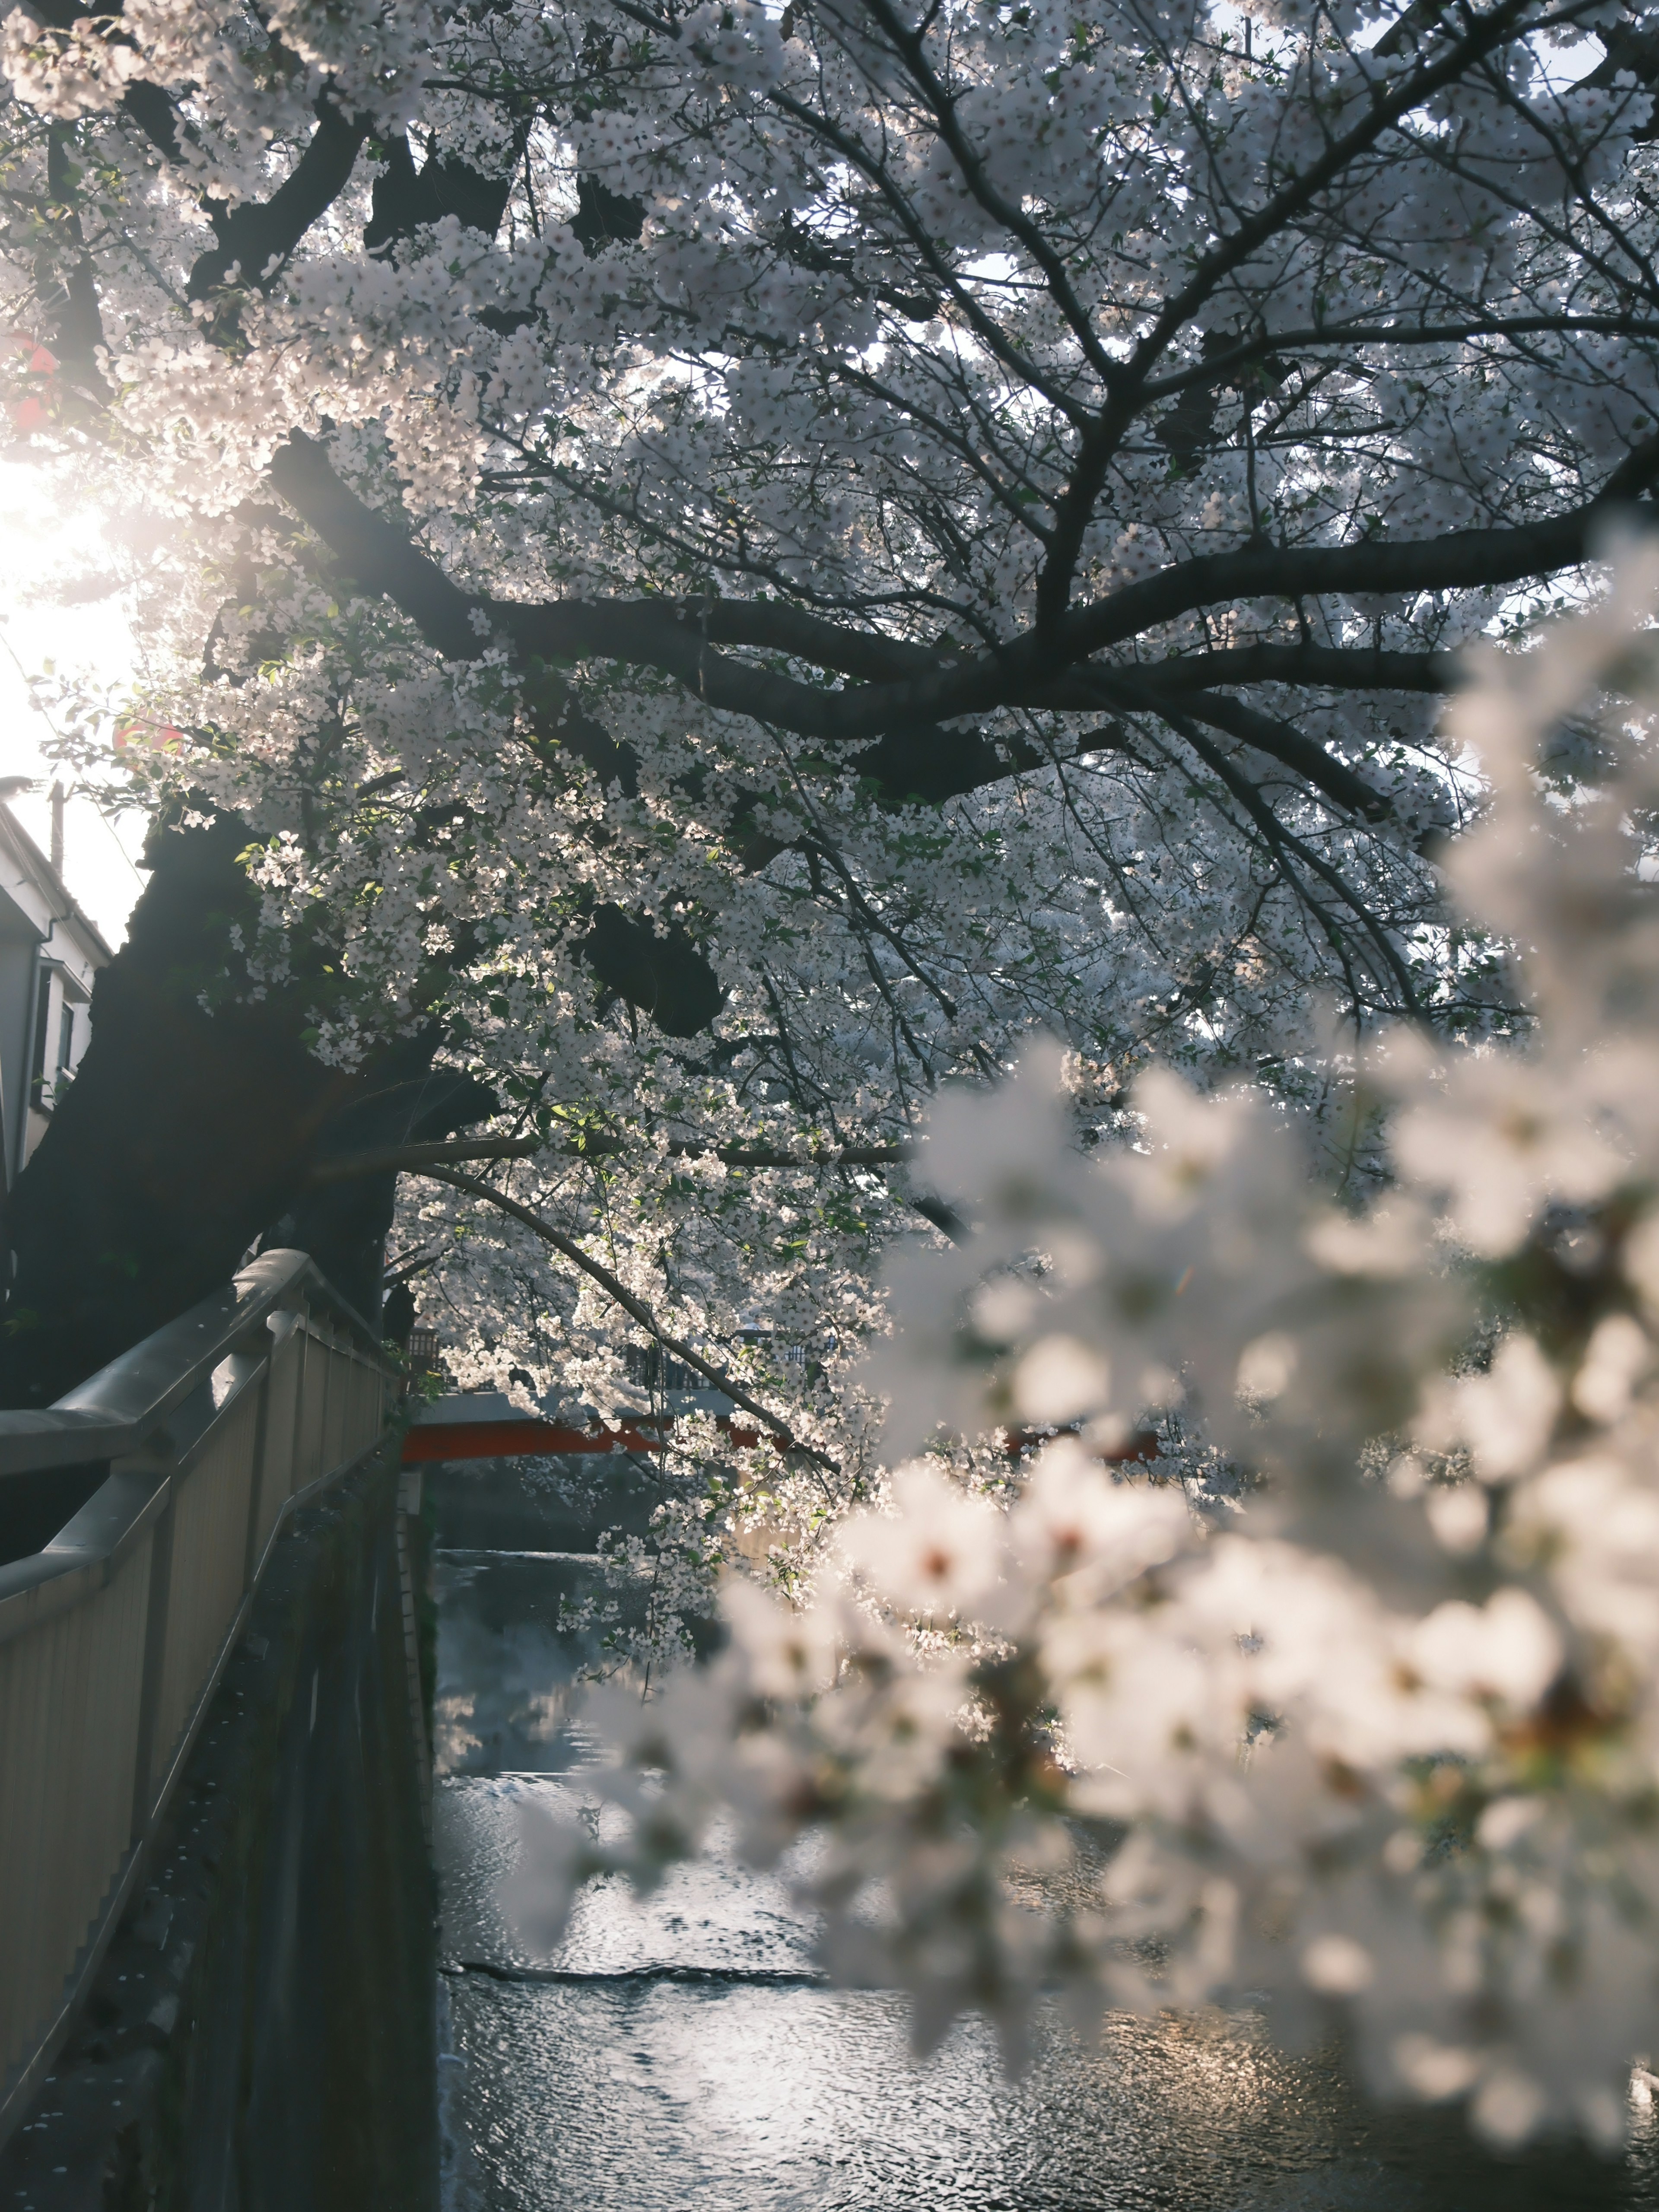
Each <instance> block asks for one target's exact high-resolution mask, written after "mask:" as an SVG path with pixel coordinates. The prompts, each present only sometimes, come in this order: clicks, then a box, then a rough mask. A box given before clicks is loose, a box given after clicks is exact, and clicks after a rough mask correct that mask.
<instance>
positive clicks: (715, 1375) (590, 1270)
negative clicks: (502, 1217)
mask: <svg viewBox="0 0 1659 2212" xmlns="http://www.w3.org/2000/svg"><path fill="white" fill-rule="evenodd" d="M421 1172H422V1174H423V1175H425V1176H426V1177H427V1178H428V1181H430V1182H445V1183H448V1184H449V1185H450V1187H451V1188H453V1189H455V1190H459V1191H463V1192H465V1194H466V1195H467V1196H468V1197H469V1198H477V1199H482V1200H484V1202H485V1203H486V1204H487V1205H489V1206H497V1207H499V1208H500V1210H501V1212H503V1213H508V1214H511V1215H512V1217H513V1219H514V1220H515V1221H520V1222H522V1223H523V1224H524V1226H525V1227H526V1229H528V1230H530V1231H532V1232H533V1233H534V1234H535V1235H536V1236H538V1237H540V1238H541V1240H542V1242H543V1243H544V1244H550V1245H551V1246H552V1248H553V1249H554V1250H555V1251H556V1252H560V1253H562V1254H563V1255H564V1257H565V1258H566V1259H567V1260H568V1261H570V1262H571V1264H572V1266H573V1267H580V1270H581V1272H582V1273H583V1274H585V1275H586V1276H588V1277H590V1278H591V1279H592V1281H594V1282H596V1283H597V1284H598V1285H599V1288H600V1289H601V1290H602V1291H604V1292H605V1295H606V1297H610V1298H612V1299H614V1300H615V1302H616V1303H617V1304H618V1305H619V1306H620V1307H621V1308H622V1310H623V1312H624V1313H625V1314H628V1315H629V1316H631V1317H632V1318H633V1319H634V1320H635V1321H636V1322H639V1324H640V1326H641V1328H645V1329H648V1330H649V1331H650V1333H651V1334H652V1335H653V1337H654V1338H655V1339H656V1340H657V1342H658V1343H659V1345H661V1346H662V1348H663V1350H664V1351H665V1352H670V1353H671V1354H672V1356H673V1357H674V1358H676V1359H678V1360H683V1361H684V1364H685V1365H686V1366H688V1367H690V1368H692V1369H694V1370H696V1373H697V1374H699V1375H701V1376H703V1378H704V1379H705V1381H707V1382H709V1383H713V1384H714V1388H715V1389H717V1390H721V1391H724V1392H725V1394H726V1396H727V1397H728V1398H729V1399H730V1400H731V1401H732V1404H733V1405H734V1406H741V1407H743V1410H744V1413H752V1414H753V1415H754V1416H755V1418H756V1419H757V1421H762V1422H764V1424H765V1425H766V1428H767V1430H768V1431H769V1433H770V1434H771V1435H772V1436H774V1437H776V1439H777V1441H778V1442H779V1443H780V1444H781V1445H782V1447H783V1449H784V1450H785V1451H786V1453H787V1454H789V1455H791V1456H793V1457H796V1458H799V1459H804V1460H806V1461H808V1462H810V1463H811V1465H812V1466H813V1467H814V1468H827V1469H828V1470H829V1473H830V1474H840V1472H841V1469H840V1468H839V1466H838V1465H837V1463H836V1462H835V1461H834V1460H832V1459H830V1458H829V1457H828V1456H827V1455H825V1454H824V1453H823V1452H821V1451H818V1450H817V1449H814V1447H813V1446H812V1445H811V1444H804V1443H801V1441H800V1439H799V1437H797V1436H796V1434H795V1433H794V1431H793V1429H791V1428H790V1427H789V1426H788V1425H787V1423H786V1422H783V1421H781V1420H780V1419H778V1417H777V1415H776V1414H775V1413H771V1412H770V1411H769V1409H768V1408H767V1407H764V1406H763V1405H762V1403H761V1401H760V1400H759V1399H758V1398H755V1397H751V1396H750V1394H749V1392H748V1391H747V1390H745V1389H744V1387H743V1385H742V1383H738V1382H737V1381H735V1380H734V1379H733V1377H732V1376H730V1375H727V1374H726V1372H725V1371H724V1370H722V1369H720V1368H719V1367H716V1366H714V1364H713V1363H712V1362H711V1361H709V1360H707V1359H705V1358H703V1356H702V1353H701V1352H696V1351H694V1350H693V1348H692V1347H691V1346H690V1345H689V1344H687V1343H685V1342H684V1340H682V1339H681V1338H679V1337H678V1336H671V1335H670V1334H668V1332H667V1330H666V1329H665V1328H663V1327H662V1326H661V1324H660V1323H659V1321H658V1319H657V1317H656V1316H655V1315H654V1314H653V1312H652V1310H651V1309H650V1307H649V1306H648V1305H647V1304H646V1303H645V1301H644V1299H643V1298H640V1297H635V1294H634V1292H633V1291H630V1290H629V1287H628V1285H626V1283H623V1282H621V1281H619V1280H618V1279H617V1277H616V1276H615V1275H613V1274H612V1273H611V1270H610V1268H609V1267H603V1266H601V1264H600V1263H599V1261H597V1260H594V1259H590V1258H589V1256H588V1255H587V1254H586V1252H584V1251H583V1249H582V1248H581V1246H580V1244H578V1243H576V1241H575V1239H574V1237H567V1236H566V1235H565V1233H564V1231H562V1229H556V1228H555V1227H554V1226H553V1224H552V1223H551V1222H550V1221H545V1220H544V1219H543V1218H542V1216H541V1215H540V1214H539V1213H534V1212H532V1211H531V1209H530V1208H529V1206H520V1203H519V1201H518V1200H517V1199H516V1198H509V1197H508V1196H507V1193H506V1192H505V1191H501V1190H495V1189H493V1188H491V1186H490V1185H489V1183H487V1182H479V1181H478V1180H477V1177H476V1176H468V1175H459V1174H457V1173H456V1172H455V1171H454V1170H453V1169H450V1168H441V1167H428V1168H424V1169H422V1170H421ZM820 1479H822V1478H820Z"/></svg>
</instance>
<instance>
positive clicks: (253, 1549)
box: [238, 1321, 276, 1590]
mask: <svg viewBox="0 0 1659 2212" xmlns="http://www.w3.org/2000/svg"><path fill="white" fill-rule="evenodd" d="M238 1348H239V1349H240V1346H239V1347H238ZM248 1350H249V1351H250V1352H255V1351H257V1353H258V1357H259V1358H262V1359H263V1360H264V1368H263V1370H262V1371H261V1373H260V1376H259V1402H258V1405H257V1406H256V1407H255V1408H254V1413H253V1463H252V1468H251V1469H250V1470H249V1474H248V1485H247V1538H246V1543H245V1545H244V1547H243V1552H242V1588H243V1589H244V1590H251V1589H252V1588H253V1577H254V1576H255V1574H256V1573H257V1572H258V1565H259V1522H260V1516H261V1510H262V1508H263V1505H264V1487H265V1438H266V1435H267V1433H268V1431H269V1430H270V1376H271V1368H272V1366H273V1364H274V1362H275V1356H276V1343H275V1340H274V1339H273V1338H272V1336H271V1333H270V1322H268V1321H262V1322H260V1324H259V1328H258V1338H257V1340H252V1339H251V1340H250V1342H249V1345H248Z"/></svg>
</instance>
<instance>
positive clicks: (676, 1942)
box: [429, 1462, 1659, 2212]
mask: <svg viewBox="0 0 1659 2212" xmlns="http://www.w3.org/2000/svg"><path fill="white" fill-rule="evenodd" d="M429 1479H430V1480H432V1483H433V1488H434V1497H435V1510H436V1534H437V1542H438V1547H439V1549H438V1554H437V1594H438V1679H437V1695H436V1705H435V1722H436V1725H435V1738H436V1741H435V1765H436V1776H437V1779H436V1784H435V1841H436V1849H437V1855H438V1863H439V1875H440V1884H441V1918H442V1935H441V1958H442V1961H443V1973H442V1990H441V1996H442V1999H443V2003H442V2016H443V2019H444V2023H445V2027H444V2037H445V2043H446V2048H445V2050H444V2051H443V2054H442V2057H441V2061H440V2077H441V2078H440V2088H441V2099H442V2107H443V2114H444V2124H445V2153H444V2155H445V2175H444V2190H445V2212H1151V2208H1154V2207H1156V2208H1169V2212H1600V2208H1603V2207H1605V2208H1607V2212H1613V2208H1620V2212H1659V2130H1656V2128H1655V2126H1654V2124H1653V2120H1652V2118H1651V2113H1652V2111H1653V2109H1654V2108H1652V2107H1649V2108H1647V2109H1646V2110H1645V2111H1644V2112H1638V2113H1637V2115H1636V2116H1635V2117H1636V2126H1635V2129H1634V2131H1633V2135H1632V2147H1631V2149H1630V2151H1629V2153H1628V2154H1627V2155H1626V2158H1624V2159H1623V2160H1620V2161H1617V2162H1613V2163H1611V2164H1609V2163H1604V2162H1602V2161H1600V2160H1594V2159H1591V2158H1589V2156H1587V2155H1585V2154H1566V2153H1562V2152H1554V2153H1552V2152H1547V2151H1546V2152H1534V2153H1532V2154H1528V2155H1527V2156H1526V2157H1524V2158H1523V2159H1521V2160H1495V2159H1492V2158H1489V2157H1487V2156H1486V2155H1484V2154H1482V2153H1480V2151H1478V2150H1477V2149H1476V2148H1474V2146H1473V2145H1472V2144H1471V2143H1470V2142H1469V2141H1468V2136H1467V2134H1466V2132H1465V2130H1464V2129H1463V2127H1462V2122H1461V2120H1460V2119H1459V2118H1457V2116H1456V2115H1455V2114H1446V2113H1430V2114H1425V2113H1422V2112H1410V2113H1399V2112H1395V2113H1389V2112H1383V2113H1379V2112H1375V2111H1373V2110H1371V2109H1370V2108H1368V2107H1367V2106H1366V2105H1365V2104H1364V2102H1363V2101H1362V2100H1360V2099H1358V2097H1357V2096H1356V2095H1355V2093H1353V2092H1352V2089H1351V2088H1350V2087H1349V2086H1348V2084H1347V2082H1346V2079H1345V2077H1344V2075H1343V2073H1342V2070H1341V2068H1340V2064H1339V2063H1337V2061H1336V2060H1335V2058H1334V2057H1325V2058H1316V2059H1306V2058H1301V2059H1291V2058H1288V2057H1285V2056H1283V2055H1282V2054H1280V2053H1279V2052H1277V2051H1274V2049H1273V2047H1272V2045H1270V2044H1269V2043H1268V2042H1267V2040H1266V2039H1265V2038H1264V2037H1263V2035H1262V2033H1261V2028H1260V2025H1259V2023H1258V2022H1256V2021H1254V2020H1252V2019H1251V2018H1249V2017H1248V2016H1241V2017H1239V2018H1237V2019H1230V2020H1219V2021H1182V2020H1176V2019H1173V2018H1171V2019H1167V2020H1158V2021H1144V2020H1137V2019H1131V2018H1128V2017H1122V2018H1114V2019H1112V2020H1110V2021H1108V2023H1107V2027H1106V2031H1105V2033H1104V2035H1103V2037H1102V2038H1101V2039H1099V2040H1098V2041H1095V2040H1092V2039H1091V2040H1089V2041H1086V2042H1085V2041H1083V2040H1080V2039H1079V2038H1078V2037H1077V2036H1075V2035H1074V2034H1073V2033H1072V2032H1071V2031H1070V2029H1069V2028H1068V2027H1067V2026H1066V2023H1065V2022H1064V2021H1062V2020H1061V2019H1060V2016H1059V2015H1058V2013H1057V2012H1049V2013H1046V2014H1045V2015H1043V2016H1042V2019H1041V2021H1039V2025H1038V2033H1037V2038H1036V2056H1035V2059H1034V2063H1033V2064H1032V2065H1031V2067H1030V2070H1029V2072H1028V2073H1027V2074H1026V2075H1024V2078H1023V2079H1022V2080H1020V2081H1014V2082H1011V2081H1007V2080H1006V2079H1005V2078H1004V2077H1003V2075H1002V2073H1001V2071H1000V2066H999V2063H998V2059H997V2054H996V2049H995V2044H994V2038H993V2037H992V2035H991V2034H990V2033H989V2032H988V2031H987V2028H986V2027H985V2026H984V2025H983V2024H982V2023H981V2022H979V2021H966V2022H963V2023H960V2024H959V2025H958V2027H957V2029H956V2031H955V2033H953V2034H952V2035H951V2038H950V2039H949V2040H948V2041H947V2042H946V2044H945V2046H944V2047H943V2049H942V2050H940V2051H939V2052H938V2053H937V2054H936V2055H935V2056H934V2057H932V2058H930V2059H928V2060H926V2061H923V2062H917V2061H915V2060H914V2059H913V2058H912V2057H911V2056H910V2054H909V2051H908V2043H907V2034H906V2021H905V2012H904V2007H903V2004H902V2001H901V2000H900V1999H899V1998H898V1997H896V1996H890V1995H885V1994H884V1993H882V1992H879V1991H873V1992H872V1991H841V1990H829V1989H827V1988H825V1987H823V1985H822V1984H820V1983H819V1982H818V1980H817V1977H816V1974H815V1972H814V1970H813V1962H812V1955H811V1941H812V1930H811V1925H810V1923H808V1922H807V1921H805V1919H804V1918H803V1917H801V1915H800V1914H799V1912H797V1911H795V1909H794V1908H793V1905H792V1903H791V1900H790V1898H789V1895H788V1893H787V1888H786V1887H785V1886H784V1884H783V1883H782V1882H781V1881H777V1880H774V1879H769V1878H766V1877H762V1876H758V1875H754V1874H752V1873H750V1872H748V1871H747V1870H746V1869H743V1868H742V1867H740V1866H738V1864H736V1863H733V1862H732V1860H730V1859H729V1858H726V1859H722V1858H720V1857H714V1859H712V1860H710V1861H709V1862H708V1863H703V1864H701V1865H699V1866H697V1867H696V1868H692V1869H684V1870H682V1871H681V1872H680V1873H679V1874H678V1875H677V1876H676V1877H675V1878H673V1879H671V1881H669V1882H668V1883H667V1884H666V1885H665V1887H664V1888H663V1889H662V1890H661V1891H660V1892H659V1893H658V1894H657V1895H656V1897H654V1898H653V1899H651V1900H650V1902H649V1903H648V1905H644V1906H640V1905H635V1902H634V1901H633V1899H631V1896H630V1895H629V1893H628V1892H627V1891H626V1889H616V1888H611V1887H606V1886H604V1885H601V1886H599V1887H594V1888H592V1889H590V1890H589V1891H588V1892H587V1893H585V1895H584V1897H583V1898H582V1899H581V1900H580V1903H579V1905H578V1908H577V1911H576V1913H575V1915H574V1918H573V1921H572V1923H571V1925H570V1927H569V1929H568V1932H567V1934H566V1936H564V1938H563V1939H562V1942H561V1943H560V1944H559V1946H558V1948H557V1949H556V1950H554V1951H550V1952H540V1953H538V1952H536V1951H533V1950H532V1949H530V1948H527V1947H526V1943H525V1942H524V1940H523V1938H522V1937H521V1936H520V1934H519V1933H518V1932H517V1930H516V1929H515V1928H514V1927H513V1925H511V1924H510V1923H509V1922H508V1920H507V1917H505V1915H504V1914H503V1911H502V1910H501V1905H500V1904H499V1902H498V1892H499V1888H500V1885H501V1881H502V1878H503V1876H504V1875H506V1874H507V1872H508V1871H509V1870H510V1869H511V1867H512V1864H513V1852H514V1848H515V1846H514V1837H515V1834H516V1824H517V1817H518V1812H519V1808H520V1802H522V1801H524V1800H526V1799H528V1800H531V1801H532V1802H541V1803H544V1804H545V1805H546V1806H547V1807H549V1808H552V1809H557V1810H562V1811H564V1812H566V1813H567V1814H577V1813H579V1812H580V1808H581V1807H582V1805H583V1803H584V1800H585V1787H584V1784H585V1777H586V1775H588V1774H589V1773H591V1771H592V1761H593V1747H592V1744H591V1742H590V1741H588V1740H587V1739H586V1736H585V1735H584V1734H583V1731H582V1729H581V1727H580V1721H579V1720H574V1719H573V1713H572V1708H573V1704H574V1694H573V1682H574V1678H575V1677H576V1676H577V1675H578V1674H579V1673H580V1669H581V1668H583V1666H584V1665H585V1664H587V1663H589V1662H591V1661H592V1659H593V1657H594V1656H596V1654H597V1651H598V1650H599V1644H598V1640H597V1633H598V1632H596V1631H595V1630H593V1629H591V1628H590V1629H586V1630H573V1629H570V1628H568V1627H562V1626H561V1620H562V1617H565V1618H568V1612H569V1608H570V1607H571V1605H572V1604H573V1603H574V1601H579V1600H580V1598H581V1597H582V1596H583V1595H584V1594H585V1593H588V1592H592V1591H593V1590H595V1589H598V1588H599V1583H598V1577H597V1562H596V1560H595V1559H594V1557H593V1555H592V1544H593V1541H594V1539H595V1534H596V1528H595V1521H594V1516H592V1513H591V1511H590V1512H588V1513H586V1515H585V1514H584V1512H583V1511H582V1510H580V1509H579V1508H576V1507H573V1504H572V1496H571V1486H570V1485H569V1484H568V1483H567V1481H566V1480H564V1479H563V1478H562V1474H561V1472H560V1469H559V1467H558V1465H557V1463H552V1464H551V1465H550V1463H548V1462H541V1463H536V1462H482V1463H474V1464H472V1465H470V1466H467V1465H459V1466H455V1467H450V1468H440V1469H437V1470H435V1471H434V1474H433V1475H432V1476H431V1477H430V1478H429ZM611 1480H614V1481H615V1482H616V1483H617V1485H619V1486H625V1485H626V1481H627V1471H626V1468H625V1464H624V1463H623V1462H614V1463H613V1466H612V1468H611ZM598 1517H599V1525H604V1523H605V1522H606V1521H608V1520H610V1519H614V1518H615V1517H616V1514H615V1512H614V1510H611V1511H608V1512H607V1511H605V1510H601V1511H600V1513H599V1516H598Z"/></svg>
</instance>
